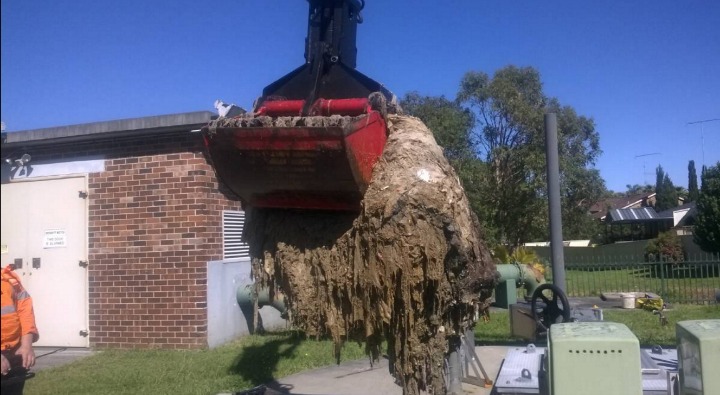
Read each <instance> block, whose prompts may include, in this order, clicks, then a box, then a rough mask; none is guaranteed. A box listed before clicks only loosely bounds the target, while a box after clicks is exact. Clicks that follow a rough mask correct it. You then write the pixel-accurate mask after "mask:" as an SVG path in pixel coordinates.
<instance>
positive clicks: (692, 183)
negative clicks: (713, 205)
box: [688, 160, 700, 202]
mask: <svg viewBox="0 0 720 395" xmlns="http://www.w3.org/2000/svg"><path fill="white" fill-rule="evenodd" d="M699 195H700V189H698V183H697V171H695V161H694V160H691V161H690V162H689V163H688V201H689V202H696V201H697V200H698V196H699Z"/></svg>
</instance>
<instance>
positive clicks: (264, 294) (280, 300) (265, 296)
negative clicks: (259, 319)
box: [236, 284, 287, 314]
mask: <svg viewBox="0 0 720 395" xmlns="http://www.w3.org/2000/svg"><path fill="white" fill-rule="evenodd" d="M254 287H255V285H253V284H250V285H245V286H240V287H238V290H237V293H236V298H237V302H238V305H239V306H240V308H241V309H243V310H244V311H252V309H253V308H254V299H255V295H254ZM257 304H258V308H262V307H265V306H271V307H273V308H274V309H275V310H277V311H279V312H280V314H285V313H286V312H287V306H285V297H284V296H283V295H282V294H278V293H276V294H275V297H274V298H272V299H271V298H270V290H269V289H268V288H261V289H260V290H259V291H258V293H257Z"/></svg>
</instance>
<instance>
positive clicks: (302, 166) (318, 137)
mask: <svg viewBox="0 0 720 395" xmlns="http://www.w3.org/2000/svg"><path fill="white" fill-rule="evenodd" d="M308 2H309V3H310V12H309V23H308V26H309V27H308V37H307V40H306V43H307V47H306V50H305V60H306V63H305V64H304V65H302V66H300V67H298V68H297V69H295V70H294V71H292V72H290V73H289V74H287V75H286V76H284V77H282V78H280V79H279V80H277V81H275V82H273V83H272V84H270V85H268V86H267V87H266V88H265V89H264V90H263V95H262V96H261V97H260V98H259V99H258V100H257V102H256V105H255V108H254V109H253V112H252V113H248V114H244V115H240V116H237V117H231V118H229V117H220V118H218V119H216V120H213V121H212V122H211V123H210V124H209V125H207V126H206V127H204V128H203V133H204V137H205V143H206V145H207V148H208V153H209V155H210V158H211V160H212V162H213V167H214V168H215V170H216V172H217V174H218V177H219V178H220V179H221V180H222V181H223V182H224V184H225V185H226V186H227V187H228V188H230V190H232V191H233V192H234V193H236V194H237V195H238V196H240V197H241V198H242V200H243V201H244V202H245V203H246V204H249V205H252V206H255V207H269V208H296V209H313V210H353V211H354V210H359V208H360V201H361V200H362V196H363V194H364V193H365V189H366V188H367V186H368V184H369V183H370V179H371V176H372V169H373V166H374V165H375V163H376V162H377V160H378V159H379V157H380V155H381V154H382V151H383V148H384V146H385V141H386V138H387V127H386V124H385V119H384V117H385V115H386V114H387V112H395V111H396V110H397V106H396V103H395V102H396V100H395V97H394V95H393V94H392V93H390V92H389V91H388V90H387V89H386V88H385V87H383V86H382V85H380V84H379V83H377V82H375V81H374V80H372V79H370V78H368V77H367V76H365V75H363V74H361V73H360V72H358V71H356V70H355V53H356V49H355V32H356V28H357V24H358V23H360V22H361V21H362V18H361V17H360V10H361V9H362V7H363V6H364V1H363V2H360V1H357V0H308Z"/></svg>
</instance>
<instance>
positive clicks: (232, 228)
mask: <svg viewBox="0 0 720 395" xmlns="http://www.w3.org/2000/svg"><path fill="white" fill-rule="evenodd" d="M222 216H223V219H222V224H223V259H238V258H249V257H250V248H249V247H248V245H247V243H244V242H243V241H242V233H243V228H244V227H245V212H244V211H230V210H224V211H223V212H222Z"/></svg>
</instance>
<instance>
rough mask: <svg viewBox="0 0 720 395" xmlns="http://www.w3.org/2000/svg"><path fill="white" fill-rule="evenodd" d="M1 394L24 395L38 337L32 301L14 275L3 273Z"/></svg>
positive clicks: (11, 270) (8, 272)
mask: <svg viewBox="0 0 720 395" xmlns="http://www.w3.org/2000/svg"><path fill="white" fill-rule="evenodd" d="M1 329H2V335H1V336H0V337H1V338H2V344H1V345H0V347H1V348H2V379H1V381H2V393H3V395H9V394H22V392H23V387H24V386H25V375H26V373H27V370H28V369H30V368H31V367H32V366H33V365H35V352H34V351H33V347H32V344H33V343H34V342H36V341H37V340H38V338H39V335H38V330H37V327H36V326H35V313H34V312H33V304H32V298H30V294H28V293H27V291H26V290H25V288H23V286H22V284H21V283H20V278H19V277H18V276H17V275H16V274H15V273H13V267H12V265H7V266H6V267H5V268H4V269H3V270H2V328H1Z"/></svg>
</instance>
